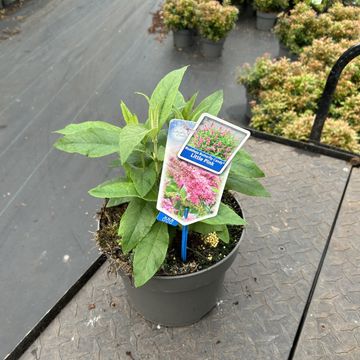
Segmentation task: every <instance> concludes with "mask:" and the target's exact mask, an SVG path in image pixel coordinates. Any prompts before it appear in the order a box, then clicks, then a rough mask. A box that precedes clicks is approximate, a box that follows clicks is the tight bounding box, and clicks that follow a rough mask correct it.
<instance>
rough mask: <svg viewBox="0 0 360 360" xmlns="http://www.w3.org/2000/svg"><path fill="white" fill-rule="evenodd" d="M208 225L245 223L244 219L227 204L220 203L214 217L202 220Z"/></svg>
mask: <svg viewBox="0 0 360 360" xmlns="http://www.w3.org/2000/svg"><path fill="white" fill-rule="evenodd" d="M202 222H203V223H205V224H210V225H245V224H246V221H245V220H244V219H243V218H242V217H241V216H239V215H238V214H237V213H236V212H235V211H234V210H233V209H231V208H230V207H229V206H227V205H225V204H223V203H220V208H219V212H218V214H217V215H216V216H215V217H212V218H210V219H205V220H203V221H202Z"/></svg>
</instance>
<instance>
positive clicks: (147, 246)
mask: <svg viewBox="0 0 360 360" xmlns="http://www.w3.org/2000/svg"><path fill="white" fill-rule="evenodd" d="M168 246H169V233H168V229H167V225H166V224H164V223H161V222H157V223H155V224H154V225H153V227H152V228H151V230H150V232H149V233H148V234H147V235H146V236H145V237H144V238H143V239H142V240H141V242H140V243H139V244H138V246H137V247H136V249H135V255H134V263H133V270H134V280H135V287H139V286H142V285H144V284H145V283H146V282H147V281H149V280H150V279H151V278H152V277H153V276H154V275H155V274H156V272H157V271H158V269H159V268H160V266H161V265H162V263H163V262H164V260H165V257H166V253H167V249H168Z"/></svg>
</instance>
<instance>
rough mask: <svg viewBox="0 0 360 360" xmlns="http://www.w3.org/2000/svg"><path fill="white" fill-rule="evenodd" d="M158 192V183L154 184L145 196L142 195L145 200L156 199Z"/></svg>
mask: <svg viewBox="0 0 360 360" xmlns="http://www.w3.org/2000/svg"><path fill="white" fill-rule="evenodd" d="M158 193H159V186H158V184H155V185H154V186H153V188H152V189H151V190H150V191H149V192H148V193H147V194H146V195H145V196H143V199H144V200H146V201H157V198H158Z"/></svg>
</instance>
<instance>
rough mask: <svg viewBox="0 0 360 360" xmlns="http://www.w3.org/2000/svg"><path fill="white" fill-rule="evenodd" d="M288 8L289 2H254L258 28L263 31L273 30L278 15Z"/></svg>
mask: <svg viewBox="0 0 360 360" xmlns="http://www.w3.org/2000/svg"><path fill="white" fill-rule="evenodd" d="M288 6H289V1H288V0H254V7H255V9H256V28H257V29H258V30H263V31H268V30H271V28H272V27H273V26H274V24H275V20H276V18H277V15H278V13H279V12H281V11H283V10H284V9H286V8H287V7H288Z"/></svg>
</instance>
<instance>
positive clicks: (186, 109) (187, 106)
mask: <svg viewBox="0 0 360 360" xmlns="http://www.w3.org/2000/svg"><path fill="white" fill-rule="evenodd" d="M198 94H199V92H196V93H195V94H194V95H193V96H192V97H191V98H190V99H189V100H188V101H187V102H186V104H185V106H184V108H183V110H182V114H183V117H184V119H187V120H188V119H189V117H190V114H191V113H192V110H193V107H194V104H195V101H196V98H197V96H198Z"/></svg>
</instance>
